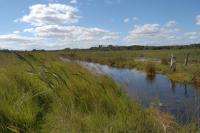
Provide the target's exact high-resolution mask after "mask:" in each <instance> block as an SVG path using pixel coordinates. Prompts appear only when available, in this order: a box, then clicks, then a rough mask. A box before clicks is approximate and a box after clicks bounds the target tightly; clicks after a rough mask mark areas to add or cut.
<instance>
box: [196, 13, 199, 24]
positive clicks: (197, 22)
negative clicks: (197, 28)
mask: <svg viewBox="0 0 200 133" xmlns="http://www.w3.org/2000/svg"><path fill="white" fill-rule="evenodd" d="M196 24H197V25H200V15H198V16H197V17H196Z"/></svg>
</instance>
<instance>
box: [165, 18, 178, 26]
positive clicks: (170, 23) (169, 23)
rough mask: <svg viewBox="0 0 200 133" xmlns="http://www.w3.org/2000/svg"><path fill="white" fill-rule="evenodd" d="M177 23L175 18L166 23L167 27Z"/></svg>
mask: <svg viewBox="0 0 200 133" xmlns="http://www.w3.org/2000/svg"><path fill="white" fill-rule="evenodd" d="M175 25H176V21H175V20H170V21H168V22H167V23H166V26H167V27H173V26H175Z"/></svg>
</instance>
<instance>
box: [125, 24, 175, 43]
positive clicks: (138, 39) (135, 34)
mask: <svg viewBox="0 0 200 133" xmlns="http://www.w3.org/2000/svg"><path fill="white" fill-rule="evenodd" d="M176 32H178V29H176V28H173V29H170V28H164V27H162V26H160V25H159V24H144V25H135V26H134V29H133V30H131V31H130V32H129V34H128V35H127V37H126V38H125V40H126V41H127V42H129V43H131V42H133V43H138V44H146V43H148V44H153V43H154V44H155V43H157V44H160V43H161V42H164V41H165V42H166V43H167V42H169V41H170V40H174V39H176V36H175V35H174V33H176ZM163 39H164V40H163Z"/></svg>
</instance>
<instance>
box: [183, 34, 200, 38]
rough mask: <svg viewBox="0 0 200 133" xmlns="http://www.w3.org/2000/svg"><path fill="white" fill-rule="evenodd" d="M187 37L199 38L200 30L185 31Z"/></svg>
mask: <svg viewBox="0 0 200 133" xmlns="http://www.w3.org/2000/svg"><path fill="white" fill-rule="evenodd" d="M184 35H185V37H187V38H189V39H197V38H200V33H199V32H186V33H184Z"/></svg>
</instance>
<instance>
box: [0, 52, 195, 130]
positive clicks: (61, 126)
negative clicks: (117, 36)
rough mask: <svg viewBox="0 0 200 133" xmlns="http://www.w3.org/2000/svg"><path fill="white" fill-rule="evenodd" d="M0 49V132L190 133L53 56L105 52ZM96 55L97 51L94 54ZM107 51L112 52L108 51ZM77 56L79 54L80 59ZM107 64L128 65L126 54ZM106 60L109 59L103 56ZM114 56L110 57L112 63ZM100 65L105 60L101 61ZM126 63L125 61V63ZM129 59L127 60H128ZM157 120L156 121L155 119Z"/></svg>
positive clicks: (112, 84)
mask: <svg viewBox="0 0 200 133" xmlns="http://www.w3.org/2000/svg"><path fill="white" fill-rule="evenodd" d="M91 54H94V56H93V55H92V56H90V57H89V56H88V55H89V53H82V52H80V53H73V54H72V53H69V54H68V53H66V52H65V51H62V52H18V53H0V60H1V62H0V77H1V78H0V98H1V100H0V132H16V133H17V132H22V133H23V132H42V133H43V132H53V133H56V132H58V133H61V132H63V133H64V132H113V133H116V132H140V133H143V132H144V133H145V132H148V133H151V132H152V133H157V132H158V133H159V132H196V131H198V130H199V129H198V126H197V124H195V123H190V124H188V125H180V124H178V123H177V122H176V120H175V119H174V118H173V117H171V116H170V115H167V114H165V113H161V112H159V111H158V110H156V109H144V108H143V107H142V106H141V105H140V104H139V103H137V102H136V101H134V100H132V99H130V98H129V97H128V96H127V95H126V94H125V93H124V92H123V91H122V90H121V89H120V88H119V87H118V86H117V85H116V83H115V82H114V81H113V80H112V79H111V78H109V77H107V76H105V75H98V74H97V75H95V74H93V73H92V72H90V71H88V70H87V69H85V68H82V67H81V66H80V65H78V64H76V63H72V62H63V61H62V60H60V58H59V57H61V56H65V57H70V58H72V57H73V58H74V59H75V58H76V59H77V58H79V59H85V60H86V59H87V60H88V59H91V60H90V61H95V62H100V61H106V62H110V60H112V58H111V57H110V55H109V53H108V54H107V53H103V54H104V56H103V57H102V58H99V59H97V58H96V57H98V54H100V55H102V53H98V52H97V53H91ZM96 54H97V55H96ZM112 54H113V53H112ZM81 57H82V58H81ZM125 57H126V56H122V55H121V54H119V56H117V57H114V58H115V60H116V61H117V60H118V61H119V59H120V61H119V62H111V63H112V64H113V66H117V65H119V64H120V66H121V65H123V67H126V66H127V67H130V66H131V67H132V65H133V66H135V65H137V64H132V61H133V60H132V59H131V57H127V58H130V60H129V59H127V58H125ZM109 59H110V60H109ZM115 60H114V61H115ZM104 63H105V62H104ZM127 63H128V64H127ZM129 63H130V64H129ZM161 120H162V122H161Z"/></svg>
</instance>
